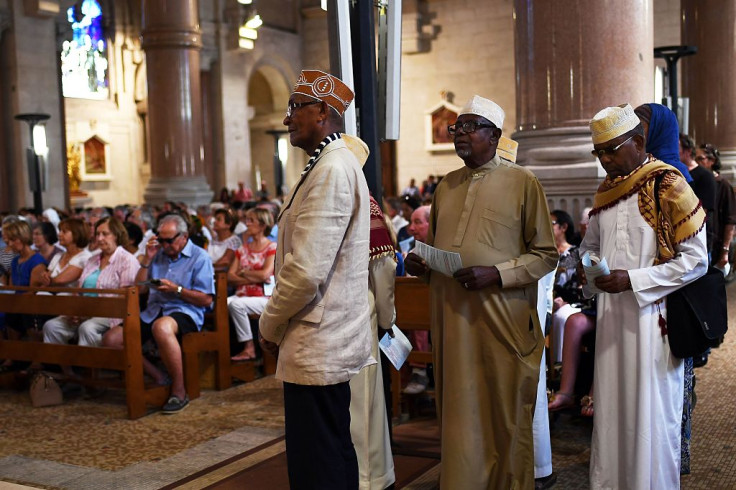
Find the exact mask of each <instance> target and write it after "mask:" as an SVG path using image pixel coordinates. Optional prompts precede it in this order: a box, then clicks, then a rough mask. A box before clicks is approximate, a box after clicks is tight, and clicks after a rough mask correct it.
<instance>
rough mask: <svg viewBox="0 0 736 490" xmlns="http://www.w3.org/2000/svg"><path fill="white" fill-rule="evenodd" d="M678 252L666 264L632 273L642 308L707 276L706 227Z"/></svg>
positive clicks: (638, 301)
mask: <svg viewBox="0 0 736 490" xmlns="http://www.w3.org/2000/svg"><path fill="white" fill-rule="evenodd" d="M585 238H586V239H587V238H588V235H587V234H586V236H585ZM675 251H676V252H677V255H676V256H675V257H674V258H673V259H672V260H670V261H669V262H667V263H665V264H660V265H654V266H651V267H643V268H641V269H631V270H629V278H630V279H631V288H632V289H633V291H634V296H635V297H636V301H637V303H639V307H644V306H646V305H648V304H651V303H654V302H655V301H657V300H659V299H661V298H664V297H665V296H667V295H668V294H670V293H672V292H674V291H676V290H678V289H680V288H681V287H682V286H685V285H686V284H689V283H691V282H693V281H694V280H696V279H698V278H699V277H701V276H703V275H705V273H706V271H707V270H708V252H707V249H706V244H705V227H703V229H702V230H700V231H699V232H698V234H697V235H695V236H694V237H692V238H688V239H687V240H685V241H684V242H682V243H681V244H679V245H677V246H675Z"/></svg>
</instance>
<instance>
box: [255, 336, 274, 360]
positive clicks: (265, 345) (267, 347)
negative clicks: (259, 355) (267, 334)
mask: <svg viewBox="0 0 736 490" xmlns="http://www.w3.org/2000/svg"><path fill="white" fill-rule="evenodd" d="M258 343H259V344H261V349H263V350H264V351H266V352H268V353H269V354H271V355H272V356H273V357H275V358H276V359H278V358H279V346H278V344H275V343H274V342H270V341H268V340H266V339H264V338H263V336H262V335H261V334H260V333H259V334H258Z"/></svg>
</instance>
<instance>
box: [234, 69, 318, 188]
mask: <svg viewBox="0 0 736 490" xmlns="http://www.w3.org/2000/svg"><path fill="white" fill-rule="evenodd" d="M290 94H291V87H290V85H289V84H288V82H287V81H286V77H285V76H284V74H283V73H282V72H281V70H280V69H278V68H276V67H274V66H272V65H269V64H261V65H259V66H256V67H255V68H254V69H253V71H252V72H251V76H250V79H249V81H248V105H249V106H250V109H251V114H253V116H252V119H251V120H250V123H249V127H250V149H251V172H252V175H251V182H253V187H254V188H255V189H254V191H255V190H257V188H258V187H259V186H260V182H259V176H260V180H265V181H266V184H267V189H268V192H269V195H270V196H271V197H274V196H276V195H277V188H276V180H277V175H276V165H277V162H275V158H274V153H275V147H276V139H277V138H280V139H282V142H281V143H280V144H281V148H282V152H281V154H282V155H283V154H284V150H285V153H286V158H285V159H286V161H285V162H284V163H282V166H281V168H282V170H281V174H282V182H283V184H284V185H285V186H286V187H287V188H290V187H291V186H292V185H294V184H295V183H296V182H297V181H298V180H299V173H300V172H301V170H302V168H303V166H304V162H305V161H306V159H305V158H304V156H303V155H302V153H300V152H299V151H298V150H297V151H295V149H294V148H292V147H291V145H289V142H288V135H286V134H282V135H278V134H274V132H278V131H283V130H284V129H285V128H284V126H283V120H284V115H285V114H284V112H285V110H286V105H287V103H288V101H289V95H290Z"/></svg>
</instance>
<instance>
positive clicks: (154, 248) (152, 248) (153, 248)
mask: <svg viewBox="0 0 736 490" xmlns="http://www.w3.org/2000/svg"><path fill="white" fill-rule="evenodd" d="M160 248H161V244H160V243H158V239H157V238H156V235H154V236H152V237H151V239H150V240H148V243H146V257H148V263H149V264H150V263H151V261H152V260H153V257H155V256H156V253H157V252H158V250H159V249H160Z"/></svg>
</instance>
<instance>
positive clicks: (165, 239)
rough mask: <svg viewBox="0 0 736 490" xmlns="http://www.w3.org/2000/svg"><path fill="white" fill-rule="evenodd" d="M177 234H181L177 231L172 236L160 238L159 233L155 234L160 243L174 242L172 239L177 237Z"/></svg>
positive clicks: (168, 243) (169, 243)
mask: <svg viewBox="0 0 736 490" xmlns="http://www.w3.org/2000/svg"><path fill="white" fill-rule="evenodd" d="M179 235H181V233H177V234H176V235H174V236H172V237H171V238H161V237H160V236H159V235H156V239H157V240H158V241H159V242H160V243H165V244H167V245H171V244H172V243H174V240H176V239H177V238H179Z"/></svg>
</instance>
